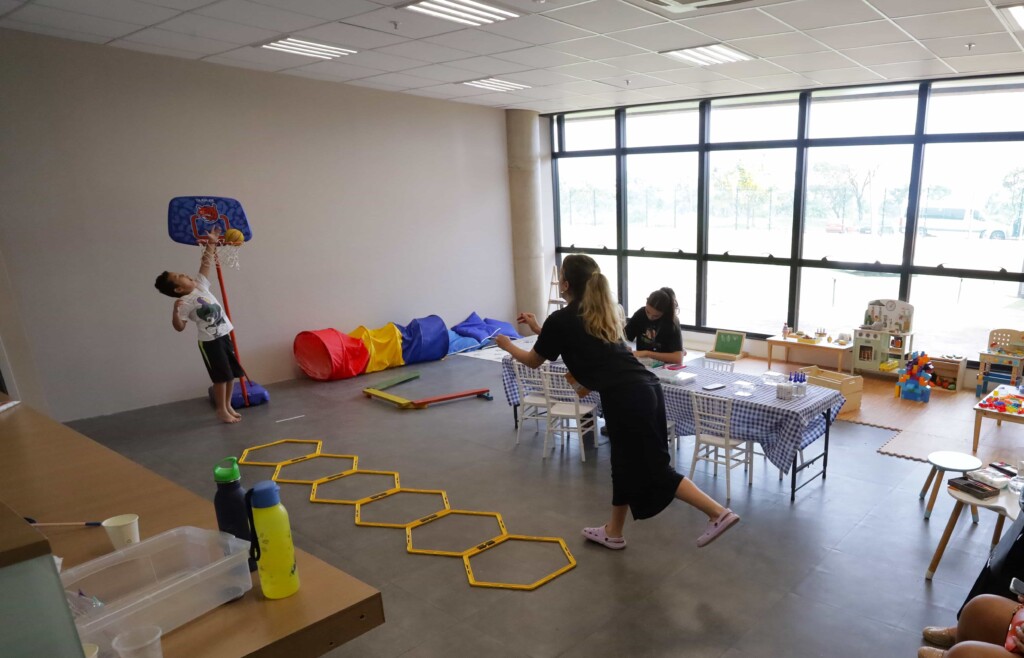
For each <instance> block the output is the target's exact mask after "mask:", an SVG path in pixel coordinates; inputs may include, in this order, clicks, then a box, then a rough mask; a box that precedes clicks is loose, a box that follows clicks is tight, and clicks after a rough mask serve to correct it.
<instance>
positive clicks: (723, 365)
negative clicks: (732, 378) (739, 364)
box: [704, 357, 736, 372]
mask: <svg viewBox="0 0 1024 658" xmlns="http://www.w3.org/2000/svg"><path fill="white" fill-rule="evenodd" d="M735 366H736V364H735V363H733V362H732V361H719V360H717V359H709V358H707V357H704V367H705V368H707V369H708V370H720V371H721V372H732V369H733V367H735Z"/></svg>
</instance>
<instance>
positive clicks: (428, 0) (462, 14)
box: [404, 0, 519, 27]
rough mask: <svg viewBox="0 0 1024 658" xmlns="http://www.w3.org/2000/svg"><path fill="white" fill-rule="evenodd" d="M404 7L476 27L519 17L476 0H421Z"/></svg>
mask: <svg viewBox="0 0 1024 658" xmlns="http://www.w3.org/2000/svg"><path fill="white" fill-rule="evenodd" d="M404 8H405V9H410V10H412V11H415V12H419V13H421V14H427V15H428V16H433V17H434V18H443V19H445V20H448V21H455V22H456V23H462V24H463V25H472V26H474V27H479V26H480V25H486V24H488V23H498V22H500V21H506V20H508V19H510V18H519V14H516V13H513V12H511V11H508V10H505V9H499V8H498V7H492V6H491V5H485V4H484V3H482V2H476V0H421V1H420V2H414V3H413V4H411V5H406V6H405V7H404Z"/></svg>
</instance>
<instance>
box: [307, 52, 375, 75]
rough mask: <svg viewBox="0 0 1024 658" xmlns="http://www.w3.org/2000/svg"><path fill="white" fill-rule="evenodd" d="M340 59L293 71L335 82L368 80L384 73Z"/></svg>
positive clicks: (315, 63) (309, 65) (316, 63)
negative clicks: (304, 72) (325, 77)
mask: <svg viewBox="0 0 1024 658" xmlns="http://www.w3.org/2000/svg"><path fill="white" fill-rule="evenodd" d="M344 59H346V58H344V57H342V58H341V59H332V60H330V61H324V62H314V63H313V64H306V65H305V66H300V67H298V68H297V69H295V70H298V71H307V72H309V73H316V74H317V75H321V76H330V77H331V78H333V79H335V80H354V79H356V78H369V77H371V76H374V75H382V74H383V73H384V71H378V70H377V69H369V68H366V67H365V66H355V65H352V64H349V63H347V62H345V61H343V60H344Z"/></svg>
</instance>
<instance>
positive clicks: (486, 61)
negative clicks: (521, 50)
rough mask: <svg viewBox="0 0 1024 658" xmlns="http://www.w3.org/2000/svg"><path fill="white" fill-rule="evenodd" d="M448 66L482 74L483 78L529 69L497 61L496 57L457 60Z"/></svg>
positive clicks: (504, 61) (502, 60) (501, 60)
mask: <svg viewBox="0 0 1024 658" xmlns="http://www.w3.org/2000/svg"><path fill="white" fill-rule="evenodd" d="M448 65H449V66H454V67H455V68H459V69H466V70H467V71H475V72H477V73H483V74H484V75H485V76H488V75H500V74H502V73H513V72H515V71H524V70H526V69H527V68H529V67H528V66H524V65H522V64H516V63H515V62H509V61H506V60H504V59H497V58H496V57H470V58H469V59H457V60H455V61H454V62H448Z"/></svg>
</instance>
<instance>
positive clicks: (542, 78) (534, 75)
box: [501, 69, 578, 87]
mask: <svg viewBox="0 0 1024 658" xmlns="http://www.w3.org/2000/svg"><path fill="white" fill-rule="evenodd" d="M501 79H502V80H508V81H509V82H519V83H522V84H524V85H530V86H531V87H540V86H544V85H557V84H561V83H564V82H576V81H577V80H578V78H576V77H573V76H571V75H567V74H565V73H560V72H557V71H545V70H543V69H540V70H537V71H520V72H519V73H509V74H507V75H503V76H501Z"/></svg>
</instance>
